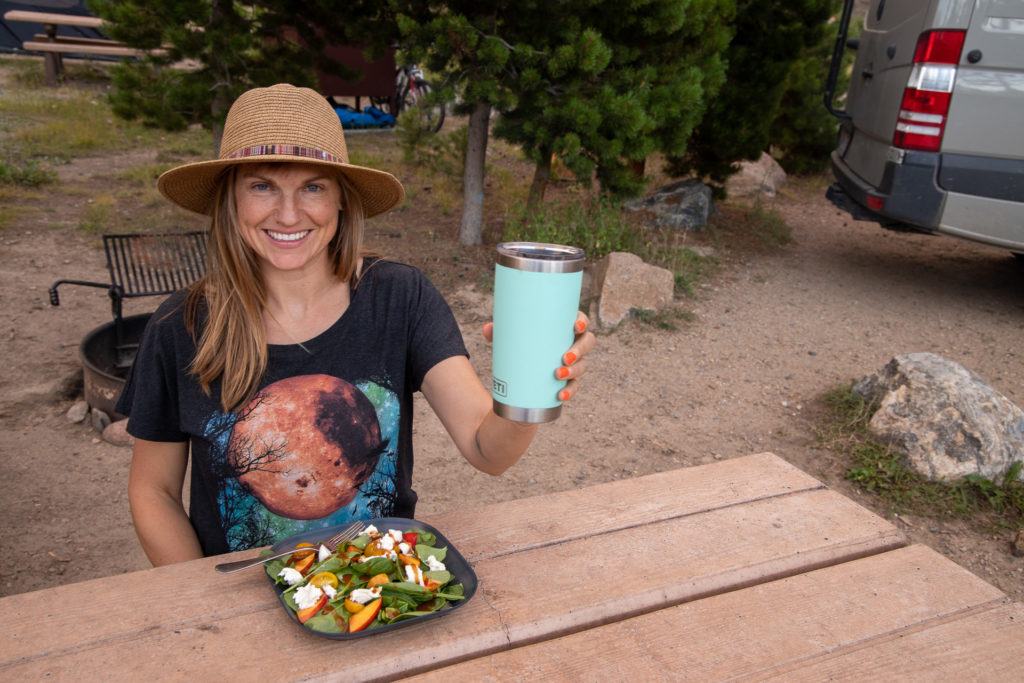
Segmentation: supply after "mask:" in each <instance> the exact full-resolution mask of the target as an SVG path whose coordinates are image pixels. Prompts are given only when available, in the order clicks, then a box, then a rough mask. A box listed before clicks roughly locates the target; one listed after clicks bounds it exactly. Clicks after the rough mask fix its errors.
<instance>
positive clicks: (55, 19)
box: [4, 10, 162, 86]
mask: <svg viewBox="0 0 1024 683" xmlns="http://www.w3.org/2000/svg"><path fill="white" fill-rule="evenodd" d="M4 19H5V20H7V21H21V22H28V23H33V24H42V25H43V30H44V33H38V34H36V35H34V36H33V40H27V41H25V42H24V43H22V47H23V48H24V49H26V50H29V51H31V52H42V53H43V58H44V61H45V65H46V84H47V85H52V86H53V85H57V83H58V82H59V80H60V78H61V77H62V76H63V75H64V61H63V59H62V55H66V54H76V55H97V56H102V57H132V58H138V57H143V56H145V55H146V54H147V51H145V50H137V49H135V48H132V47H129V46H127V45H125V44H124V43H120V42H118V41H116V40H109V39H105V38H78V37H72V36H59V35H57V27H59V26H76V27H79V28H92V29H98V28H102V27H103V26H105V25H106V22H105V21H104V20H103V19H100V18H99V17H84V16H78V15H73V14H54V13H51V12H30V11H26V10H10V11H8V12H6V13H5V14H4ZM159 52H162V51H155V53H159Z"/></svg>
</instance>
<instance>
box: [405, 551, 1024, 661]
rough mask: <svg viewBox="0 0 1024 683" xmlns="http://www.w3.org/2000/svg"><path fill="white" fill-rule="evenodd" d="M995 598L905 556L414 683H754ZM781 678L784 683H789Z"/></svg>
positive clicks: (932, 561) (915, 555) (687, 607)
mask: <svg viewBox="0 0 1024 683" xmlns="http://www.w3.org/2000/svg"><path fill="white" fill-rule="evenodd" d="M1002 598H1003V595H1002V593H1000V591H998V590H997V589H996V588H994V587H992V586H990V585H989V584H987V583H985V582H983V581H982V580H981V579H979V578H977V577H975V576H974V575H972V574H970V573H969V572H967V571H965V570H964V569H962V568H960V567H958V566H957V565H955V564H954V563H952V562H950V561H949V560H947V559H945V558H944V557H942V556H941V555H938V554H937V553H935V552H934V551H932V550H930V549H928V548H926V547H924V546H911V547H908V548H903V549H899V550H894V551H891V552H887V553H883V554H881V555H875V556H871V557H868V558H863V559H860V560H855V561H852V562H847V563H843V564H839V565H836V566H833V567H828V568H825V569H820V570H817V571H813V572H809V573H805V574H800V575H799V576H794V577H791V578H786V579H782V580H778V581H773V582H770V583H764V584H760V585H757V586H754V587H751V588H746V589H744V590H739V591H734V592H731V593H725V594H721V595H716V596H714V597H709V598H705V599H703V600H698V601H696V602H690V603H687V604H684V605H680V606H678V607H673V608H669V609H665V610H661V611H658V612H654V613H650V614H646V615H644V616H640V617H636V618H633V619H629V620H626V621H620V622H618V623H615V624H611V625H607V626H603V627H600V628H596V629H592V630H589V631H586V632H582V633H577V634H574V635H571V636H566V637H563V638H558V639H554V640H546V641H543V642H541V643H537V644H534V645H530V646H527V647H521V648H516V649H514V650H510V651H506V652H502V653H499V654H495V655H491V656H487V657H482V658H478V659H474V660H471V661H467V662H464V663H462V664H458V665H455V666H450V667H446V668H442V669H437V670H435V671H432V672H430V673H428V674H425V675H422V676H419V677H416V678H415V679H414V680H416V681H441V680H474V681H480V680H483V681H519V680H537V679H557V680H573V681H607V680H638V681H649V680H650V681H653V680H662V681H679V680H698V681H704V680H723V679H733V678H748V677H749V678H761V677H762V676H763V675H764V673H765V672H766V671H773V670H776V669H777V667H779V666H780V665H782V664H784V663H786V662H801V661H805V660H806V659H808V658H813V657H816V656H820V655H822V654H823V653H829V652H834V651H839V650H842V649H844V648H854V647H857V646H859V645H861V644H863V643H865V642H867V641H870V640H871V639H874V638H878V637H880V636H886V635H890V634H893V633H897V632H901V631H903V630H906V629H908V628H913V627H917V626H920V625H921V624H927V623H930V622H934V621H936V620H941V619H947V618H950V617H951V616H959V615H963V614H965V613H967V612H969V611H970V610H977V609H984V608H990V607H992V606H993V605H995V604H998V603H999V601H1001V600H1002ZM985 614H988V613H987V612H986V613H985ZM980 616H981V615H979V617H971V619H975V618H980ZM965 621H966V619H965ZM1004 621H1005V618H1004ZM955 623H959V622H955ZM1018 626H1022V625H1021V624H1018ZM940 628H942V627H940ZM1019 631H1020V629H1019V628H1018V629H1017V632H1018V633H1019ZM1016 637H1017V638H1018V639H1019V638H1020V637H1019V635H1017V636H1016ZM997 642H1000V643H1005V642H1006V639H999V640H998V641H997ZM1021 642H1024V639H1021ZM879 647H881V646H879ZM984 650H985V651H986V652H987V651H988V650H989V648H984ZM1016 650H1017V652H1019V651H1020V647H1019V646H1018V647H1017V648H1016ZM864 656H867V657H871V656H872V655H861V654H860V653H859V652H858V653H855V654H851V655H850V656H849V658H848V659H844V660H843V661H842V662H839V663H832V661H833V660H829V662H824V663H822V664H821V665H820V666H816V667H807V668H803V669H799V673H800V674H801V676H800V679H801V680H816V681H820V680H829V679H830V677H832V676H834V675H836V674H837V673H839V674H840V675H839V677H842V676H841V674H842V672H843V671H845V670H846V669H845V668H844V666H849V667H857V666H860V664H859V662H860V661H861V659H862V658H863V657H864ZM892 659H895V657H893V658H892ZM1018 661H1020V660H1018ZM861 670H862V671H870V672H872V673H873V674H874V675H873V676H872V675H868V676H866V677H865V678H866V679H871V680H876V681H878V680H885V681H888V680H891V673H892V672H893V671H895V670H896V669H894V668H891V667H886V666H882V667H878V668H871V667H867V668H863V669H861ZM805 673H806V676H804V674H805ZM780 678H782V679H785V680H791V679H792V678H793V674H792V673H788V674H785V675H782V676H780Z"/></svg>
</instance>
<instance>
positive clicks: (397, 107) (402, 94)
mask: <svg viewBox="0 0 1024 683" xmlns="http://www.w3.org/2000/svg"><path fill="white" fill-rule="evenodd" d="M431 91H432V88H431V86H430V83H428V82H427V79H426V77H424V75H423V69H421V68H420V67H419V66H417V65H416V64H403V65H401V66H399V67H398V69H397V70H396V71H395V94H394V95H393V96H392V97H391V98H390V99H386V98H371V101H372V102H373V103H374V104H375V105H376V106H378V107H380V108H382V109H384V110H385V111H387V112H388V113H389V114H392V115H393V116H395V117H397V116H398V115H399V114H401V113H402V112H403V111H405V110H406V109H408V108H410V107H419V108H420V110H421V112H422V114H423V128H424V130H428V131H430V132H431V133H436V132H437V131H439V130H441V126H442V125H444V117H445V105H444V102H434V101H433V100H432V98H431V97H430V94H431Z"/></svg>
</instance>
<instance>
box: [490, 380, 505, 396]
mask: <svg viewBox="0 0 1024 683" xmlns="http://www.w3.org/2000/svg"><path fill="white" fill-rule="evenodd" d="M493 385H494V393H495V394H497V395H498V396H507V395H508V385H507V384H505V383H504V382H502V381H501V380H500V379H498V378H497V377H495V378H494V383H493Z"/></svg>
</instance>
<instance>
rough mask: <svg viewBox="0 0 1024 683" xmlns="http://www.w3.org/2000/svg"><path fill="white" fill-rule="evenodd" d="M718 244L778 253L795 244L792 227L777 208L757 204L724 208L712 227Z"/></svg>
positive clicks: (719, 211)
mask: <svg viewBox="0 0 1024 683" xmlns="http://www.w3.org/2000/svg"><path fill="white" fill-rule="evenodd" d="M710 228H711V230H710V231H709V234H710V235H711V237H712V239H713V241H715V242H716V243H719V244H722V243H728V244H731V245H734V246H743V243H744V242H746V243H749V244H750V245H751V246H754V247H761V248H766V247H767V248H769V249H779V248H781V247H784V246H786V245H787V244H790V243H791V242H792V241H793V228H792V227H790V225H789V224H788V223H786V220H785V219H784V218H783V217H782V214H780V213H779V212H778V211H777V210H776V209H775V208H774V207H772V206H770V205H766V204H763V203H762V202H760V201H756V202H754V203H753V204H740V203H735V204H728V203H726V204H721V205H719V210H718V211H717V212H716V215H715V216H714V217H713V218H712V221H711V223H710Z"/></svg>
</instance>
